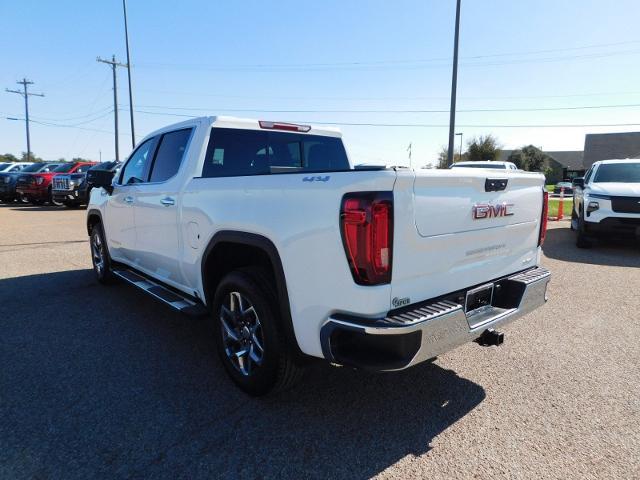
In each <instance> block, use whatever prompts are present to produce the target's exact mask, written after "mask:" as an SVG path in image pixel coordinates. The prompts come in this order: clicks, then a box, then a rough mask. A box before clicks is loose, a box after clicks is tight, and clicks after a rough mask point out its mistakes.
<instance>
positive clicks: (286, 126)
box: [258, 120, 311, 132]
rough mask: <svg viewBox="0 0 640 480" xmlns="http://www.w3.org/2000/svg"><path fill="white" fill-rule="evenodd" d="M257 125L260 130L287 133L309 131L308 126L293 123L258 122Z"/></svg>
mask: <svg viewBox="0 0 640 480" xmlns="http://www.w3.org/2000/svg"><path fill="white" fill-rule="evenodd" d="M258 123H259V124H260V128H265V129H267V130H284V131H287V132H308V131H309V130H311V127H310V126H309V125H296V124H295V123H283V122H267V121H265V120H260V121H259V122H258Z"/></svg>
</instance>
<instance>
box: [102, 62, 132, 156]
mask: <svg viewBox="0 0 640 480" xmlns="http://www.w3.org/2000/svg"><path fill="white" fill-rule="evenodd" d="M96 61H98V62H100V63H106V64H107V65H111V69H112V70H113V118H114V123H115V130H116V132H115V133H116V140H115V141H116V162H119V161H120V149H119V148H118V82H117V81H116V67H126V65H125V64H123V63H118V62H116V56H115V55H112V56H111V60H104V59H102V58H100V57H97V58H96Z"/></svg>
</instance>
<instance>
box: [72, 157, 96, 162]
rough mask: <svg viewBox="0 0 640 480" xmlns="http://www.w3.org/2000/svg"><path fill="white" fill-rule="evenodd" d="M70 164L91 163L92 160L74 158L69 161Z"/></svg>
mask: <svg viewBox="0 0 640 480" xmlns="http://www.w3.org/2000/svg"><path fill="white" fill-rule="evenodd" d="M71 161H72V162H93V160H89V159H88V158H82V157H74V158H72V159H71Z"/></svg>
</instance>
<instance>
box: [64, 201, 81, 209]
mask: <svg viewBox="0 0 640 480" xmlns="http://www.w3.org/2000/svg"><path fill="white" fill-rule="evenodd" d="M64 206H65V207H67V208H78V207H79V206H80V204H79V203H76V202H64Z"/></svg>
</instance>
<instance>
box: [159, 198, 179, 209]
mask: <svg viewBox="0 0 640 480" xmlns="http://www.w3.org/2000/svg"><path fill="white" fill-rule="evenodd" d="M160 203H161V204H162V205H164V206H165V207H170V206H171V205H175V204H176V201H175V200H174V199H173V198H171V197H164V198H163V199H162V200H160Z"/></svg>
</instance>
